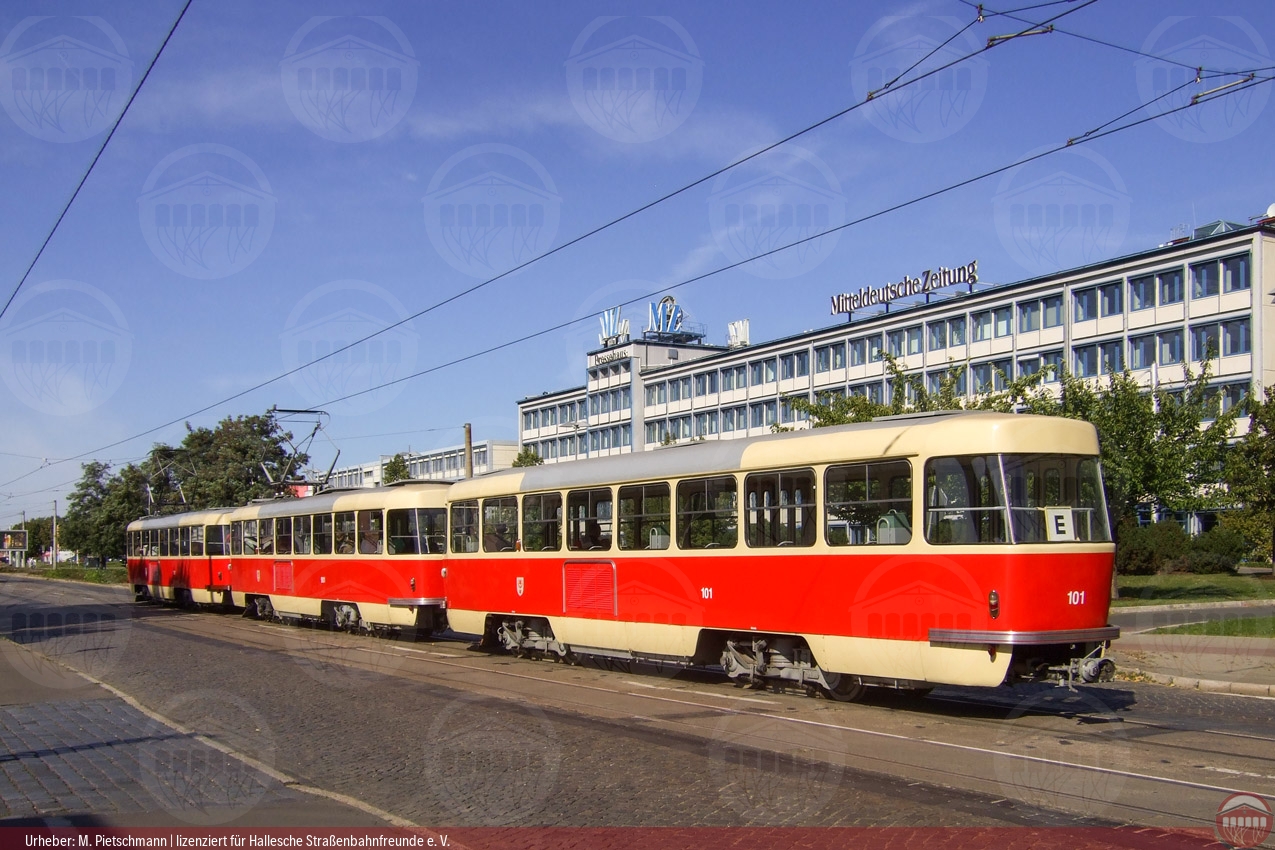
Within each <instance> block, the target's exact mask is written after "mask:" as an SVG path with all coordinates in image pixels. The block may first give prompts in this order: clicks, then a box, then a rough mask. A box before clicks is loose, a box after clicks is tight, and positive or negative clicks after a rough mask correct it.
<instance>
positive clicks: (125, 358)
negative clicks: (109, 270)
mask: <svg viewBox="0 0 1275 850" xmlns="http://www.w3.org/2000/svg"><path fill="white" fill-rule="evenodd" d="M0 336H2V337H3V341H2V342H0V376H3V378H4V382H5V385H6V386H8V388H9V392H10V393H11V397H12V398H13V399H16V400H17V401H20V402H22V403H23V404H25V405H27V406H28V407H30V408H31V409H32V410H36V411H39V412H40V413H48V414H52V415H54V416H78V415H80V414H83V413H87V412H89V411H90V410H93V409H95V408H97V407H99V406H101V405H102V404H103V403H105V402H106V400H107V399H109V398H110V397H111V396H112V395H114V394H115V391H116V390H118V389H119V388H120V386H121V385H122V384H123V383H124V376H125V375H127V374H128V367H129V363H130V362H131V360H132V356H133V334H132V332H131V331H130V330H129V327H128V322H127V321H126V320H125V318H124V313H123V312H122V311H121V310H120V308H119V307H118V306H117V305H116V303H115V302H114V301H113V300H111V298H110V297H108V296H107V295H106V293H104V292H102V291H101V290H100V289H97V288H96V287H93V286H89V285H88V284H86V283H80V282H79V281H75V280H49V281H45V282H44V283H41V284H40V285H39V286H35V287H32V288H30V289H26V290H24V291H23V292H22V293H20V294H19V295H18V297H17V298H16V299H15V300H14V302H13V306H12V308H10V310H9V312H8V313H6V314H5V316H4V318H3V319H0Z"/></svg>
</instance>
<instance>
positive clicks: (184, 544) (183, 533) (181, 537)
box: [177, 525, 190, 558]
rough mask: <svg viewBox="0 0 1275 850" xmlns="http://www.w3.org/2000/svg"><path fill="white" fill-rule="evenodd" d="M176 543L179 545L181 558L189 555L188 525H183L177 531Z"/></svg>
mask: <svg viewBox="0 0 1275 850" xmlns="http://www.w3.org/2000/svg"><path fill="white" fill-rule="evenodd" d="M177 543H178V546H180V547H181V549H180V554H181V557H183V558H189V557H190V526H189V525H183V526H182V527H181V528H180V529H178V532H177Z"/></svg>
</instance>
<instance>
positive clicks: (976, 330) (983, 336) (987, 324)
mask: <svg viewBox="0 0 1275 850" xmlns="http://www.w3.org/2000/svg"><path fill="white" fill-rule="evenodd" d="M970 324H971V325H973V326H974V327H973V339H974V342H983V341H985V340H989V339H991V338H992V311H991V310H987V311H984V312H982V313H971V314H970Z"/></svg>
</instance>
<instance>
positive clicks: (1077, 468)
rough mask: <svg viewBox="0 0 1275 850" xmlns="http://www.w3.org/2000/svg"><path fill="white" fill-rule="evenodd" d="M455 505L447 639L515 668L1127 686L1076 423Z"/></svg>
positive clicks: (668, 466) (921, 424)
mask: <svg viewBox="0 0 1275 850" xmlns="http://www.w3.org/2000/svg"><path fill="white" fill-rule="evenodd" d="M448 503H449V514H450V515H449V545H448V553H447V558H446V579H445V591H446V596H447V607H448V619H449V623H450V625H451V627H452V628H453V629H455V630H456V631H460V632H468V633H473V634H481V635H483V636H484V640H485V641H486V642H488V643H490V644H498V645H500V646H503V647H504V648H506V649H509V650H511V651H514V652H518V653H543V654H548V655H551V656H557V657H562V658H569V657H571V656H573V655H593V656H604V657H611V658H623V659H635V660H648V661H654V662H660V663H672V664H679V665H687V666H691V665H712V664H720V665H721V667H722V668H723V669H724V670H725V672H726V673H727V675H729V676H730V677H732V678H734V679H737V680H742V681H746V682H750V683H752V684H754V685H757V686H762V685H766V684H777V685H785V684H786V685H795V686H801V687H805V689H806V690H807V692H808V693H811V694H815V693H819V692H823V693H825V694H827V695H829V696H832V697H834V698H837V699H854V698H857V697H858V696H860V695H861V694H862V693H863V691H864V688H865V686H870V685H883V686H889V687H897V688H908V689H917V690H925V689H928V688H931V687H933V686H934V685H938V684H954V685H974V686H995V685H1000V684H1002V683H1012V682H1014V681H1022V680H1032V681H1041V680H1054V681H1066V682H1068V683H1071V682H1094V681H1107V680H1110V679H1111V678H1112V677H1113V676H1114V672H1115V668H1114V664H1113V663H1112V662H1111V661H1110V660H1109V659H1107V658H1106V657H1105V653H1106V650H1107V648H1108V647H1109V645H1110V641H1111V640H1112V639H1114V638H1116V637H1117V636H1118V635H1119V630H1118V629H1117V628H1115V627H1113V626H1110V625H1109V624H1108V623H1107V616H1108V608H1109V605H1110V590H1111V581H1112V571H1113V568H1114V546H1113V545H1112V542H1111V534H1110V530H1109V526H1108V518H1107V511H1106V505H1105V500H1104V496H1103V489H1102V477H1101V474H1100V470H1099V465H1098V441H1097V435H1096V432H1095V431H1094V429H1093V427H1092V426H1090V425H1089V424H1087V423H1084V422H1079V421H1075V420H1068V419H1060V418H1051V417H1040V416H1029V415H1011V414H998V413H986V412H960V413H948V414H942V415H921V416H905V417H887V418H884V419H882V420H877V421H874V422H871V423H865V424H855V425H846V426H838V427H829V428H820V429H813V430H807V431H798V432H791V433H783V434H775V435H768V436H764V437H759V438H752V439H744V440H722V441H715V442H704V443H695V444H690V445H684V446H674V447H668V448H663V449H659V450H656V451H651V452H643V453H635V454H630V455H622V456H616V457H610V458H600V459H594V460H585V461H575V462H571V463H562V464H555V465H550V466H539V467H530V468H522V469H513V470H508V471H505V472H500V473H496V474H492V475H487V476H483V477H480V478H475V479H471V480H467V481H461V482H458V483H456V484H454V485H452V488H451V490H450V492H449V494H448Z"/></svg>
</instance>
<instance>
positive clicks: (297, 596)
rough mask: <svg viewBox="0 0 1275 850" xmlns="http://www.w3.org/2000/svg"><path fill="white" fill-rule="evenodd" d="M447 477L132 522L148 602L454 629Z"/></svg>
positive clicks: (352, 624) (365, 624)
mask: <svg viewBox="0 0 1275 850" xmlns="http://www.w3.org/2000/svg"><path fill="white" fill-rule="evenodd" d="M447 488H448V485H447V484H444V483H440V482H423V481H406V482H400V483H397V484H393V485H389V486H387V487H375V488H366V489H358V490H347V491H332V492H327V493H322V494H320V495H317V496H310V497H306V498H302V499H278V500H273V501H269V502H259V503H256V504H252V505H248V506H246V507H242V508H235V509H226V510H218V511H196V512H191V513H186V514H178V515H174V516H168V517H152V518H147V519H142V520H137V521H136V522H133V523H131V524H130V525H129V527H128V530H129V562H128V563H129V578H130V582H131V584H132V585H133V589H134V591H135V593H136V594H137V596H138V598H139V599H143V600H145V599H149V600H153V601H162V602H175V603H179V604H180V603H188V604H189V603H193V604H196V605H223V606H225V607H230V608H237V609H243V610H244V613H245V614H246V615H248V616H253V617H258V618H263V619H274V618H279V619H283V620H295V621H302V620H309V621H321V622H324V623H326V624H328V625H330V626H332V627H334V628H341V629H348V630H357V629H364V630H377V629H382V628H398V629H404V628H408V629H415V630H416V631H417V632H418V633H421V634H428V633H430V632H432V631H436V630H440V629H443V628H445V627H446V613H445V608H446V603H445V599H444V596H443V578H442V555H443V552H444V550H445V548H446V532H445V523H446V507H445V501H444V499H445V494H446V492H447Z"/></svg>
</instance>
